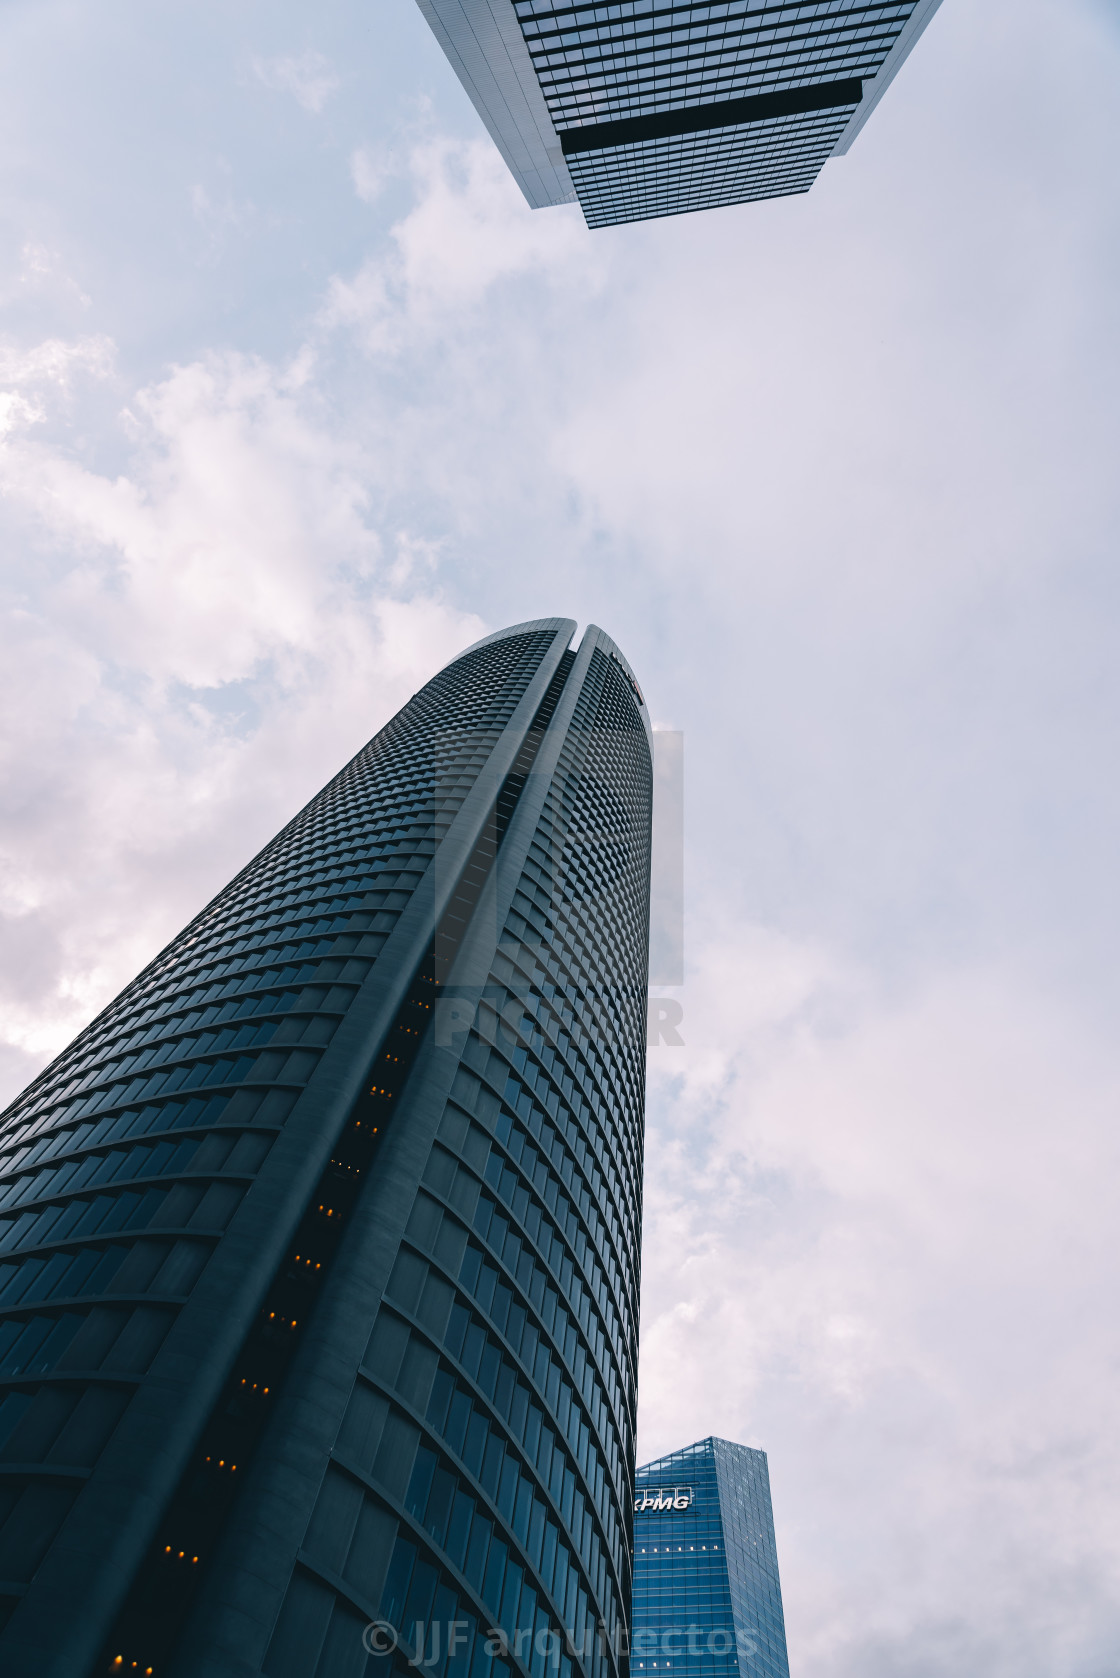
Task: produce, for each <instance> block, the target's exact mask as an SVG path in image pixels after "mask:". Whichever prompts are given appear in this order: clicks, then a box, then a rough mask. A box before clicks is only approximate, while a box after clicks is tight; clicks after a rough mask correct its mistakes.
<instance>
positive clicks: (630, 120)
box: [420, 0, 939, 227]
mask: <svg viewBox="0 0 1120 1678" xmlns="http://www.w3.org/2000/svg"><path fill="white" fill-rule="evenodd" d="M420 3H421V6H422V9H423V10H424V12H425V15H427V16H428V19H429V22H431V23H432V26H433V28H434V29H435V31H436V34H437V36H438V37H439V38H440V41H441V44H442V45H443V46H444V50H445V51H446V52H447V53H448V56H449V57H450V58H451V61H452V63H453V64H454V65H455V68H456V70H457V71H458V73H459V75H460V78H461V79H462V80H463V82H464V85H465V86H466V87H467V91H468V92H469V93H470V94H471V97H472V99H473V100H474V102H475V105H476V106H477V108H478V110H479V112H480V114H481V115H482V117H483V119H484V121H486V123H487V125H488V127H489V128H490V131H491V133H492V134H493V135H494V137H495V139H496V140H497V142H498V144H499V145H500V146H501V148H502V151H503V154H504V155H505V156H506V158H507V161H508V162H509V163H510V166H511V168H512V169H513V171H514V173H515V175H517V178H518V179H519V181H520V182H521V184H522V187H523V189H524V190H525V192H526V195H527V197H528V198H529V201H530V203H532V204H540V203H562V202H566V201H567V200H568V199H570V198H571V196H572V195H573V193H574V195H575V196H576V197H578V199H579V202H580V204H581V205H582V207H583V210H584V214H585V216H586V218H587V223H588V226H589V227H609V226H613V225H615V224H617V223H619V222H628V221H643V220H647V219H649V218H651V217H657V216H670V215H681V214H683V213H684V212H686V211H689V210H702V209H710V208H713V207H715V206H717V205H721V204H742V203H746V202H748V201H750V200H753V199H761V198H777V197H783V196H786V195H788V194H790V193H797V192H807V191H808V190H809V188H810V187H811V186H812V184H813V182H814V181H815V180H816V178H817V175H818V174H819V173H820V170H821V168H822V167H823V165H824V162H825V160H826V158H828V157H830V156H832V155H833V154H834V153H836V152H837V151H846V150H847V147H848V145H849V144H850V143H851V139H852V138H853V137H854V134H855V132H856V131H857V130H858V128H859V127H860V126H862V122H863V120H864V119H865V117H866V114H867V110H868V109H869V108H870V107H871V106H872V105H874V104H875V103H877V101H878V99H879V98H880V97H881V96H882V94H883V92H884V91H885V88H886V87H887V86H888V85H889V83H890V81H891V79H892V78H893V76H894V74H895V73H896V71H897V70H898V68H899V66H900V64H901V63H902V61H903V59H904V58H905V57H906V55H907V53H908V52H909V51H910V48H911V47H912V46H913V43H914V41H915V40H916V39H917V37H918V35H919V34H920V33H921V31H922V29H923V28H924V27H925V25H926V23H927V22H928V21H929V18H930V17H931V16H932V14H933V12H934V11H935V10H936V7H937V4H938V3H939V0H815V3H814V4H812V5H806V4H804V3H802V0H777V3H775V0H718V3H716V0H692V3H690V4H687V5H681V4H679V0H622V3H613V0H607V3H606V4H603V3H600V0H575V3H569V0H561V3H557V0H512V12H513V14H514V15H515V17H516V22H517V25H518V28H519V34H520V39H517V38H516V37H515V36H514V33H513V31H512V29H511V28H510V27H509V20H506V21H505V26H504V27H503V26H501V24H495V22H494V18H495V14H496V8H495V7H494V5H492V4H491V0H420ZM501 4H504V0H501ZM498 9H500V8H498ZM504 17H505V14H504V12H503V13H502V18H503V19H504ZM468 31H469V32H470V48H471V50H468V48H467V45H466V40H465V36H466V33H467V32H468ZM487 65H489V66H490V67H491V69H492V70H493V72H494V74H495V75H497V76H498V78H499V81H500V84H501V91H500V96H499V94H498V92H497V90H496V89H494V90H491V91H490V92H489V93H487V92H485V91H483V81H482V78H481V74H480V73H481V71H482V69H483V68H484V67H485V66H487ZM515 84H517V85H515ZM519 93H520V95H521V98H520V100H519V99H518V97H517V95H518V94H519ZM550 170H551V172H552V173H551V178H550V180H549V181H546V179H545V177H546V176H548V175H549V171H550ZM530 174H531V175H532V181H531V183H530V181H529V179H528V176H529V175H530Z"/></svg>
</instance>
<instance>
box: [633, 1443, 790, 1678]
mask: <svg viewBox="0 0 1120 1678" xmlns="http://www.w3.org/2000/svg"><path fill="white" fill-rule="evenodd" d="M632 1633H633V1635H632V1639H631V1658H630V1670H631V1673H632V1674H633V1678H653V1674H654V1673H655V1672H656V1673H657V1674H658V1678H661V1675H662V1674H666V1675H667V1678H789V1663H788V1661H787V1659H786V1629H785V1619H784V1616H783V1614H782V1590H781V1585H780V1583H779V1580H778V1555H777V1550H776V1548H775V1544H774V1513H773V1509H772V1507H771V1503H770V1475H769V1472H768V1469H767V1464H766V1453H765V1451H752V1450H750V1449H749V1448H748V1447H747V1446H746V1445H734V1444H732V1443H731V1441H730V1440H727V1439H701V1440H700V1441H699V1442H698V1443H697V1444H695V1445H689V1446H687V1447H686V1448H685V1449H684V1450H683V1451H674V1452H672V1454H671V1455H670V1456H667V1457H660V1458H659V1459H658V1460H657V1462H651V1463H647V1464H646V1466H645V1467H644V1468H640V1469H639V1470H638V1474H637V1480H636V1483H635V1488H634V1615H633V1628H632Z"/></svg>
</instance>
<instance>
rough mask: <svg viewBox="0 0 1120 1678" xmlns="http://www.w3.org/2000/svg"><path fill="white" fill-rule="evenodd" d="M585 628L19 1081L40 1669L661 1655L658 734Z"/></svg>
mask: <svg viewBox="0 0 1120 1678" xmlns="http://www.w3.org/2000/svg"><path fill="white" fill-rule="evenodd" d="M574 628H575V626H574V624H572V623H571V622H570V621H568V620H564V619H547V620H541V621H539V622H536V623H532V624H525V625H518V626H516V627H515V628H514V629H512V630H509V631H505V632H503V633H501V634H499V635H496V636H492V637H489V638H487V640H486V641H484V642H482V643H480V644H479V645H478V646H477V647H475V648H472V649H469V650H468V652H467V653H465V654H464V655H462V656H461V657H460V658H458V659H457V660H455V661H453V662H452V664H450V665H449V666H448V667H447V668H446V669H445V670H443V671H441V672H440V673H439V675H437V676H436V677H435V678H434V679H433V680H432V681H431V682H429V683H428V685H427V686H426V687H425V688H423V689H422V690H421V691H420V693H418V694H417V695H416V696H415V697H414V698H413V699H412V700H411V701H410V702H409V703H408V705H406V706H405V707H404V709H403V710H402V711H401V712H400V713H399V714H398V715H397V716H396V717H395V718H394V719H393V720H392V722H390V723H389V724H388V725H387V727H386V728H384V729H383V730H382V731H381V733H380V734H378V735H377V736H376V737H375V738H374V739H373V740H372V741H371V742H370V744H369V745H368V746H367V747H366V748H364V750H363V751H362V752H360V753H359V754H358V756H357V757H356V758H355V759H354V760H353V762H352V763H350V764H349V765H348V766H347V767H346V768H345V769H344V770H343V771H342V772H341V773H340V774H339V775H338V776H336V777H335V779H334V780H333V781H332V782H331V783H330V784H329V785H328V786H327V787H326V788H325V789H324V791H323V792H322V793H321V794H319V796H318V797H317V798H316V799H314V800H313V801H312V802H311V804H309V805H308V806H307V808H306V809H305V810H304V811H302V812H301V813H300V815H298V816H297V817H296V818H295V819H294V821H292V822H291V823H290V824H289V825H288V827H286V828H285V829H284V830H283V831H282V832H281V833H280V835H279V836H278V837H277V838H276V839H275V840H274V841H273V842H272V843H271V844H270V845H268V846H267V847H266V848H265V850H264V851H262V852H261V854H260V855H259V856H258V857H257V858H256V859H255V860H254V861H253V862H251V863H250V864H249V865H248V866H247V867H246V868H245V869H244V870H243V871H242V872H241V873H240V874H239V875H238V876H237V877H236V878H235V879H234V880H233V881H232V882H231V884H230V885H229V886H228V887H227V888H226V889H225V890H224V891H223V892H222V893H220V894H219V896H218V897H217V898H216V899H215V900H214V902H213V903H212V904H210V905H209V907H208V908H207V909H205V910H204V911H203V912H202V914H200V915H199V916H198V918H197V919H196V920H195V921H194V922H192V923H191V925H190V926H188V927H187V928H186V930H185V931H184V932H183V933H182V934H181V935H180V936H179V937H178V938H177V939H175V940H174V941H173V943H172V944H171V945H169V946H168V948H167V949H166V950H165V951H164V952H163V953H162V954H161V955H160V956H158V957H157V958H156V960H155V961H154V962H152V964H151V965H150V966H149V967H148V968H147V969H146V970H145V971H144V972H143V973H142V974H141V975H140V976H139V977H138V978H137V979H136V980H135V981H134V982H133V983H132V984H131V985H130V986H129V987H127V989H126V990H125V991H124V992H122V994H121V996H120V997H118V998H117V999H116V1001H115V1002H113V1003H112V1004H110V1006H109V1007H108V1008H107V1009H106V1010H105V1011H104V1012H103V1013H102V1014H101V1015H100V1016H99V1017H98V1019H96V1020H95V1021H94V1022H93V1024H92V1025H91V1026H90V1027H89V1028H88V1029H87V1030H86V1031H85V1032H83V1033H82V1035H81V1036H80V1037H79V1038H78V1039H77V1040H76V1041H75V1043H73V1044H72V1045H71V1046H70V1048H69V1049H67V1050H66V1051H65V1052H64V1053H63V1054H62V1055H61V1056H60V1057H59V1058H58V1059H57V1060H56V1061H55V1062H54V1063H53V1065H52V1066H50V1067H48V1068H47V1069H46V1071H45V1072H44V1073H43V1074H42V1075H41V1076H40V1077H39V1078H38V1079H37V1080H36V1081H35V1082H34V1083H33V1084H32V1085H31V1086H30V1088H29V1089H28V1090H27V1091H26V1092H25V1093H24V1094H23V1095H22V1096H21V1097H20V1098H19V1099H18V1100H17V1101H16V1102H15V1103H13V1105H12V1106H11V1108H9V1110H8V1111H7V1113H6V1114H5V1115H4V1116H3V1119H2V1121H0V1149H2V1150H3V1153H2V1159H0V1173H2V1175H0V1602H2V1609H3V1614H2V1619H3V1629H0V1663H2V1665H3V1670H4V1672H5V1673H6V1674H8V1673H11V1674H13V1675H15V1674H20V1675H22V1674H26V1675H27V1678H32V1675H34V1678H48V1675H51V1678H83V1675H86V1674H90V1675H94V1674H100V1673H102V1672H104V1673H110V1672H121V1671H126V1672H128V1671H137V1672H140V1673H147V1672H154V1673H157V1674H160V1675H161V1678H162V1675H164V1674H167V1675H170V1678H175V1675H177V1674H178V1675H181V1678H201V1675H203V1674H219V1673H223V1674H226V1673H228V1674H231V1675H232V1674H234V1673H237V1674H240V1675H242V1678H244V1675H245V1674H249V1673H256V1672H260V1673H266V1674H268V1675H269V1678H313V1675H318V1678H350V1675H353V1678H359V1675H361V1678H366V1675H367V1674H368V1675H372V1674H375V1673H376V1674H388V1673H389V1672H390V1670H391V1669H392V1668H393V1666H394V1664H399V1665H403V1664H404V1663H405V1662H407V1661H408V1660H410V1659H415V1658H416V1657H417V1655H418V1652H419V1649H420V1644H423V1654H424V1656H426V1658H427V1666H426V1670H428V1671H430V1672H431V1673H432V1675H433V1678H444V1674H445V1673H446V1674H447V1675H448V1678H546V1675H547V1674H550V1673H552V1672H556V1673H557V1674H558V1675H559V1678H615V1675H616V1674H617V1673H618V1672H619V1671H620V1661H621V1659H622V1657H621V1656H620V1653H619V1651H620V1649H622V1648H624V1646H625V1634H626V1624H625V1622H626V1615H627V1609H628V1603H629V1598H630V1554H629V1538H628V1533H629V1509H630V1505H631V1498H632V1495H633V1471H634V1470H633V1465H634V1405H635V1397H636V1393H635V1367H636V1356H637V1287H638V1253H639V1244H640V1221H641V1165H642V1136H643V1102H644V1041H645V1036H644V1033H645V987H646V961H647V941H648V882H649V832H650V800H651V764H650V734H649V725H648V718H647V716H646V713H645V710H644V706H643V703H642V700H641V695H640V692H639V690H638V687H637V684H636V682H635V680H634V677H633V674H632V672H631V671H630V669H629V667H628V666H627V664H626V663H625V660H624V659H623V657H622V655H621V654H620V653H619V651H618V649H617V648H616V647H615V646H614V644H613V643H612V642H611V641H610V639H609V637H607V636H606V635H604V634H603V633H602V631H600V630H597V629H595V628H591V629H589V630H588V631H587V632H586V633H585V635H584V637H583V640H582V642H581V643H580V645H579V648H578V650H572V649H571V648H570V646H569V643H570V641H571V638H572V635H573V632H574ZM62 1605H65V1612H64V1613H61V1612H60V1608H61V1607H62Z"/></svg>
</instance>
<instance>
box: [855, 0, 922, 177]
mask: <svg viewBox="0 0 1120 1678" xmlns="http://www.w3.org/2000/svg"><path fill="white" fill-rule="evenodd" d="M940 4H941V0H918V4H917V5H916V6H915V7H914V9H913V11H912V12H911V13H910V17H909V19H908V20H907V23H906V26H905V28H904V29H902V30H900V32H899V34H898V36H897V37H896V39H895V43H894V46H893V47H892V48H891V50H890V52H889V53H888V54H887V56H886V58H885V59H884V60H883V62H882V64H881V65H880V67H879V69H878V70H877V71H876V72H875V76H874V78H873V80H872V81H871V82H870V83H869V84H868V86H867V87H866V88H865V90H864V96H863V100H862V103H861V104H860V107H859V109H858V110H857V111H855V112H853V114H852V118H851V121H850V122H849V123H848V126H847V127H846V128H845V130H844V132H843V134H841V136H840V138H839V140H838V141H837V143H836V151H835V153H834V155H835V156H836V157H845V156H846V155H847V153H848V151H849V150H850V149H851V145H852V141H853V140H854V139H855V137H856V135H857V134H859V133H860V132H861V130H862V128H863V125H864V123H865V122H866V121H867V119H868V117H869V116H870V115H871V113H872V111H873V110H874V109H875V107H876V106H877V105H878V103H879V101H880V99H881V98H882V97H883V95H884V93H885V92H886V91H887V89H888V87H890V85H891V83H892V82H893V81H894V78H895V76H897V74H898V72H899V71H900V70H901V68H902V66H903V64H904V63H905V61H906V59H907V58H909V56H910V54H911V52H912V51H913V49H914V47H915V46H916V45H917V42H918V36H919V35H920V34H921V33H922V30H923V29H924V28H925V26H926V24H927V23H928V22H929V21H930V19H931V18H932V17H933V14H934V12H935V11H936V10H937V8H938V6H940Z"/></svg>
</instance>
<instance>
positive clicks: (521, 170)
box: [417, 0, 575, 210]
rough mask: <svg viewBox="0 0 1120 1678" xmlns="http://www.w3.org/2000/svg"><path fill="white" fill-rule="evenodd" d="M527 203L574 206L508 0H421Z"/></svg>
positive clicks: (552, 130) (556, 139) (536, 206)
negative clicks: (571, 204)
mask: <svg viewBox="0 0 1120 1678" xmlns="http://www.w3.org/2000/svg"><path fill="white" fill-rule="evenodd" d="M417 4H418V5H419V7H420V10H421V11H422V12H423V14H424V16H425V17H426V18H427V20H428V23H429V24H430V25H431V28H432V32H433V34H434V35H435V37H436V39H437V41H438V42H439V44H440V46H441V47H442V48H443V50H444V52H445V53H446V54H447V57H448V59H449V60H450V63H451V67H452V69H453V70H454V71H455V74H456V75H457V76H458V78H459V80H460V81H461V82H462V84H463V86H464V88H465V89H466V91H467V94H468V96H469V97H470V101H471V103H472V105H473V106H474V108H475V110H476V111H477V112H478V114H479V116H480V117H481V118H482V120H483V122H484V123H485V124H486V127H487V129H488V130H489V132H490V136H491V138H492V139H493V141H494V144H495V145H496V146H497V148H498V150H499V151H500V152H501V154H502V156H503V157H504V159H505V161H506V163H507V165H508V166H509V170H510V173H511V174H512V175H513V177H514V179H515V180H516V182H517V184H518V186H519V187H520V188H521V190H522V192H523V193H524V194H525V197H526V199H527V200H528V203H529V207H530V208H531V209H534V210H540V209H544V208H546V207H548V206H550V205H554V204H570V203H572V202H573V200H574V199H575V190H574V188H573V186H572V182H571V178H570V176H569V174H568V170H567V168H566V166H565V163H564V154H563V152H562V151H561V149H560V140H559V137H558V135H557V133H556V130H555V128H554V127H553V126H552V119H551V117H550V116H549V114H548V106H547V105H546V104H545V101H544V98H543V96H542V94H541V90H540V86H539V84H538V82H537V78H536V76H535V74H534V72H533V65H532V61H531V59H530V57H529V53H528V50H527V48H526V46H525V41H524V38H523V36H522V34H521V30H520V28H519V26H518V23H517V18H516V15H515V14H514V11H513V8H512V6H510V5H509V3H508V0H417Z"/></svg>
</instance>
